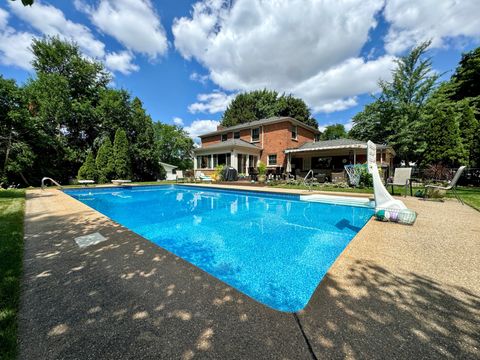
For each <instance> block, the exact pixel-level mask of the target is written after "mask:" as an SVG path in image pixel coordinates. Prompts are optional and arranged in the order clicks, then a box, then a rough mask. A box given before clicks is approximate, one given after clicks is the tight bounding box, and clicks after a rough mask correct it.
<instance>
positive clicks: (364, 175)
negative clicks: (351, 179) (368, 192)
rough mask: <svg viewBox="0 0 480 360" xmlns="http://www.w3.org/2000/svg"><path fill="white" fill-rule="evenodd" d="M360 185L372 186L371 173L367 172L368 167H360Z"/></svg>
mask: <svg viewBox="0 0 480 360" xmlns="http://www.w3.org/2000/svg"><path fill="white" fill-rule="evenodd" d="M359 185H360V187H372V186H373V177H372V174H370V173H369V172H368V169H367V168H366V167H365V168H361V170H360V181H359Z"/></svg>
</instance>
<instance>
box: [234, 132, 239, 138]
mask: <svg viewBox="0 0 480 360" xmlns="http://www.w3.org/2000/svg"><path fill="white" fill-rule="evenodd" d="M233 138H234V139H240V131H235V132H234V133H233Z"/></svg>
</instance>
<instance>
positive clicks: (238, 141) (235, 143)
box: [194, 139, 261, 152]
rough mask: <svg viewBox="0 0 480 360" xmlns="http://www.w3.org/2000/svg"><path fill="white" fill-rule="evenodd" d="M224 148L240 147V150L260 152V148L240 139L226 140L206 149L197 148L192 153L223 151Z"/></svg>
mask: <svg viewBox="0 0 480 360" xmlns="http://www.w3.org/2000/svg"><path fill="white" fill-rule="evenodd" d="M225 147H242V148H247V149H255V150H261V148H260V147H258V146H255V145H254V144H251V143H249V142H247V141H245V140H242V139H228V140H227V141H222V142H219V143H216V144H213V145H209V146H207V147H201V148H197V149H195V150H194V152H200V151H203V150H208V151H210V150H215V149H223V148H225Z"/></svg>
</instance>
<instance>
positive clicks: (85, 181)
mask: <svg viewBox="0 0 480 360" xmlns="http://www.w3.org/2000/svg"><path fill="white" fill-rule="evenodd" d="M78 183H79V184H80V185H83V186H85V187H87V186H88V185H93V184H95V181H94V180H78Z"/></svg>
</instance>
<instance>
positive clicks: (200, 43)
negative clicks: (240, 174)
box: [172, 0, 385, 109]
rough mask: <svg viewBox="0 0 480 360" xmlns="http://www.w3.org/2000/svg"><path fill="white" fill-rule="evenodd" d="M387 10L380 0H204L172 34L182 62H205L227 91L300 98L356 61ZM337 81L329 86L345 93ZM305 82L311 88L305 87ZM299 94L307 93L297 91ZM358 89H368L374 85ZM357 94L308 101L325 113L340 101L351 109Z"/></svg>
mask: <svg viewBox="0 0 480 360" xmlns="http://www.w3.org/2000/svg"><path fill="white" fill-rule="evenodd" d="M383 4H384V1H383V0H373V1H362V0H350V1H348V2H343V1H334V0H325V1H322V2H319V1H315V0H292V1H279V0H265V1H256V0H237V1H235V2H233V4H232V5H230V1H222V0H204V1H200V2H197V3H196V4H195V5H194V6H193V11H192V14H191V16H190V17H182V18H179V19H175V21H174V24H173V28H172V31H173V34H174V37H175V41H174V42H175V47H176V49H177V50H178V51H179V52H180V53H181V54H182V56H183V57H185V58H186V59H192V58H195V59H196V60H198V61H199V62H200V63H201V64H203V65H204V66H205V67H206V68H207V69H208V71H209V73H210V79H211V80H212V81H213V82H215V83H216V84H218V85H219V86H220V87H222V88H223V89H226V90H235V91H236V90H252V89H261V88H264V87H267V88H272V89H276V90H278V91H280V92H287V93H294V94H295V95H297V96H302V97H303V96H304V95H308V94H309V93H310V92H312V91H313V92H316V93H320V91H319V90H316V87H317V84H316V83H315V82H313V81H312V80H314V79H317V78H320V79H322V78H324V77H326V76H327V77H328V74H329V71H331V69H333V68H334V67H335V66H337V65H338V64H342V63H345V62H347V61H348V60H349V59H353V60H356V59H357V58H356V57H357V56H358V54H359V52H360V50H361V49H362V47H363V45H364V44H365V43H366V41H367V40H368V33H369V30H370V29H372V28H374V27H375V26H376V20H375V15H376V14H377V13H378V12H379V11H380V10H381V9H382V6H383ZM367 64H368V63H365V62H363V65H367ZM374 75H375V76H376V75H378V73H375V74H374ZM381 75H382V76H384V75H385V74H383V73H382V74H381ZM376 80H377V78H375V79H374V81H376ZM336 81H337V79H336V78H335V79H333V83H330V84H329V85H330V86H333V87H336V88H337V90H340V89H339V87H338V86H336V85H335V82H336ZM340 81H341V82H343V83H344V82H345V79H340ZM307 83H308V84H309V85H310V88H309V89H305V86H302V84H307ZM300 89H303V90H304V91H301V92H298V93H297V91H298V90H300ZM360 90H361V91H370V90H371V86H368V87H366V88H365V89H360ZM355 95H359V93H353V94H352V93H351V91H348V88H346V89H345V92H341V91H339V94H337V96H336V97H335V98H333V96H331V95H328V99H326V98H325V97H312V96H310V97H309V98H308V99H306V100H307V101H308V104H309V105H310V106H311V107H313V108H314V109H321V108H322V107H325V106H326V104H327V103H331V102H335V101H337V103H336V104H337V106H338V104H339V101H343V104H344V105H343V106H346V105H349V104H351V103H352V100H348V98H352V97H353V96H355ZM346 99H347V100H346ZM334 106H335V105H331V106H330V107H327V109H329V108H331V107H334Z"/></svg>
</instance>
